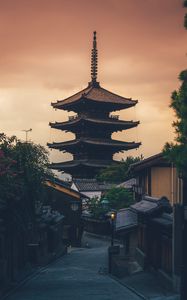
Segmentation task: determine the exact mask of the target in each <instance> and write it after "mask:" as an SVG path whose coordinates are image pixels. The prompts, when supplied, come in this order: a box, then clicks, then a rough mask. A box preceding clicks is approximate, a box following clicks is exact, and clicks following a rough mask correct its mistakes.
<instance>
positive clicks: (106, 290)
mask: <svg viewBox="0 0 187 300" xmlns="http://www.w3.org/2000/svg"><path fill="white" fill-rule="evenodd" d="M108 244H109V242H108V241H105V240H101V239H94V238H91V239H90V238H89V237H86V238H84V241H83V246H84V247H83V248H77V249H75V248H74V249H72V250H71V251H70V252H69V253H68V254H67V255H65V256H63V257H62V258H60V259H58V260H57V261H55V262H54V263H52V264H50V265H48V266H47V267H46V268H44V269H42V270H41V271H40V272H39V273H38V274H36V275H35V276H33V277H32V278H31V279H29V280H28V281H27V282H26V283H25V284H24V285H22V286H20V287H19V288H18V289H17V290H16V291H14V292H13V293H12V294H11V295H9V296H8V297H6V298H5V299H6V300H52V299H54V300H79V299H81V300H87V299H89V300H92V299H94V300H113V299H118V300H122V299H123V300H139V299H141V298H139V297H138V296H137V295H136V294H134V293H132V292H131V291H130V290H128V289H127V288H125V287H124V286H122V285H121V284H119V283H118V282H117V281H115V280H113V279H112V278H110V277H109V276H108V275H107V272H106V267H107V256H106V253H107V247H108Z"/></svg>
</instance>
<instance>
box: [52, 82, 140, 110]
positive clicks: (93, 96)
mask: <svg viewBox="0 0 187 300" xmlns="http://www.w3.org/2000/svg"><path fill="white" fill-rule="evenodd" d="M81 99H86V100H93V101H98V102H106V103H113V104H122V105H123V104H124V105H126V106H127V107H131V106H134V105H135V104H136V103H137V102H138V101H137V100H132V99H131V98H125V97H121V96H118V95H116V94H114V93H112V92H110V91H108V90H106V89H104V88H102V87H100V86H99V85H98V86H96V87H95V86H92V85H89V86H88V87H87V88H85V89H83V90H81V91H80V92H78V93H76V94H74V95H72V96H70V97H68V98H66V99H64V100H59V101H57V102H56V103H52V106H53V107H55V108H63V106H65V105H68V104H71V103H74V102H76V101H79V100H81Z"/></svg>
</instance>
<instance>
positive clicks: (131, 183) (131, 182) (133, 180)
mask: <svg viewBox="0 0 187 300" xmlns="http://www.w3.org/2000/svg"><path fill="white" fill-rule="evenodd" d="M135 184H136V178H131V179H129V180H126V181H124V182H122V183H120V184H118V187H124V188H126V189H130V188H132V187H133V186H134V185H135Z"/></svg>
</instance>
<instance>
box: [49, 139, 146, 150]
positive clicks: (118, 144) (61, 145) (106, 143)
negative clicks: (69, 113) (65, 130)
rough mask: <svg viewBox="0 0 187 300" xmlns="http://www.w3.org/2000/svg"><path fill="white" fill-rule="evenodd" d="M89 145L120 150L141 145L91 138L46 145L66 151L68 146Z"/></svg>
mask: <svg viewBox="0 0 187 300" xmlns="http://www.w3.org/2000/svg"><path fill="white" fill-rule="evenodd" d="M82 143H83V144H90V145H101V146H109V147H119V148H120V149H122V150H128V149H134V148H138V147H139V146H140V145H141V143H135V142H122V141H117V140H112V139H93V138H80V139H75V140H71V141H67V142H60V143H52V144H50V143H48V144H47V145H48V147H49V148H54V149H60V148H64V149H66V148H67V147H68V146H78V145H80V144H82Z"/></svg>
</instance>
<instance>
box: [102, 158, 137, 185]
mask: <svg viewBox="0 0 187 300" xmlns="http://www.w3.org/2000/svg"><path fill="white" fill-rule="evenodd" d="M141 159H142V156H141V157H132V156H128V157H127V158H126V160H122V161H121V162H120V163H118V164H112V165H111V166H108V167H107V168H106V169H104V170H101V172H100V173H99V175H97V179H98V180H99V181H106V182H112V183H120V182H123V181H125V180H128V179H129V178H132V176H133V174H132V173H129V167H130V165H131V164H133V163H136V162H138V161H140V160H141Z"/></svg>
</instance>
